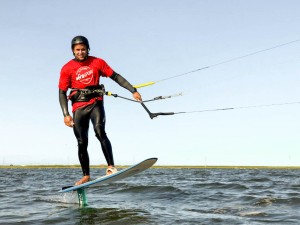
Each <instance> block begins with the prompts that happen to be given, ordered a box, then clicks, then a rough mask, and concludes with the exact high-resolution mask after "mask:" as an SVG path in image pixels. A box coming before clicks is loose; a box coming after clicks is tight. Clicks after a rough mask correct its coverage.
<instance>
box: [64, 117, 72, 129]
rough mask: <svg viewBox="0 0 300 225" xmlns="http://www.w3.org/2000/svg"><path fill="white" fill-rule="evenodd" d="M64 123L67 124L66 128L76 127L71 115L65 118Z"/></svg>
mask: <svg viewBox="0 0 300 225" xmlns="http://www.w3.org/2000/svg"><path fill="white" fill-rule="evenodd" d="M64 122H65V124H66V126H68V127H73V125H74V121H73V118H72V116H70V115H69V116H65V118H64Z"/></svg>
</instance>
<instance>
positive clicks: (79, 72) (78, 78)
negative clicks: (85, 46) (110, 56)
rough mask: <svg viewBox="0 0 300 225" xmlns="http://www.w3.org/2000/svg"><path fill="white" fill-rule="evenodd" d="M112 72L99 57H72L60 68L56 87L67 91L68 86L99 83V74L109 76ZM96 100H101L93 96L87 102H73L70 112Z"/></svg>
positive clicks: (80, 87)
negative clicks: (80, 60) (82, 59)
mask: <svg viewBox="0 0 300 225" xmlns="http://www.w3.org/2000/svg"><path fill="white" fill-rule="evenodd" d="M113 72H114V71H113V70H112V68H110V66H109V65H108V64H107V63H106V62H105V61H104V60H103V59H100V58H96V57H93V56H88V58H87V60H85V61H83V62H78V61H75V60H73V59H72V60H70V61H69V62H68V63H67V64H65V65H64V66H63V67H62V69H61V72H60V79H59V85H58V88H59V89H61V90H63V91H67V90H68V89H69V88H75V89H83V88H86V87H87V86H91V85H99V82H100V76H102V77H110V76H111V75H112V74H113ZM96 100H102V97H98V98H93V99H91V100H90V101H89V102H75V103H74V104H73V108H72V112H74V111H76V109H78V108H81V107H84V106H87V105H90V104H93V103H94V102H95V101H96Z"/></svg>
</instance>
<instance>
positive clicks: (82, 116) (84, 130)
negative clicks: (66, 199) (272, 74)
mask: <svg viewBox="0 0 300 225" xmlns="http://www.w3.org/2000/svg"><path fill="white" fill-rule="evenodd" d="M90 109H91V107H89V106H87V107H85V108H82V109H77V110H76V111H75V112H74V118H73V120H74V127H73V130H74V134H75V136H76V138H77V143H78V158H79V162H80V165H81V169H82V173H83V177H82V178H81V179H80V180H79V181H78V182H76V184H75V185H79V184H82V183H85V182H87V181H89V179H90V161H89V154H88V151H87V147H88V131H89V118H90V115H89V114H90Z"/></svg>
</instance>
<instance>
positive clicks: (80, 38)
mask: <svg viewBox="0 0 300 225" xmlns="http://www.w3.org/2000/svg"><path fill="white" fill-rule="evenodd" d="M77 44H84V45H86V47H87V49H88V50H90V45H89V41H88V39H87V38H86V37H84V36H76V37H74V38H73V39H72V42H71V48H72V50H73V47H74V45H77Z"/></svg>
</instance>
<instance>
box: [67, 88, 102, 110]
mask: <svg viewBox="0 0 300 225" xmlns="http://www.w3.org/2000/svg"><path fill="white" fill-rule="evenodd" d="M103 95H105V88H104V85H103V84H101V85H94V86H87V87H86V88H83V89H78V88H74V89H73V88H72V89H71V92H70V94H69V96H68V100H71V101H72V105H73V104H74V103H75V102H88V101H90V100H91V99H93V98H97V97H103Z"/></svg>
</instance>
